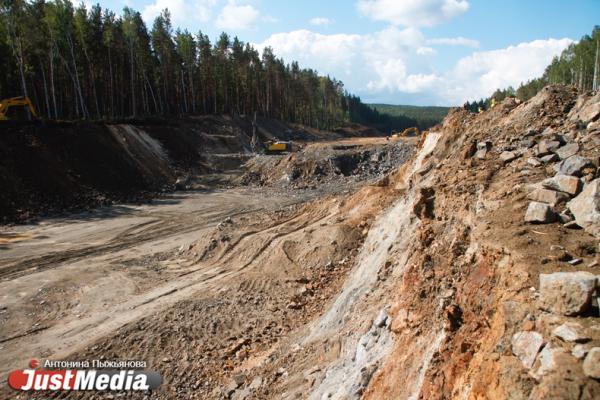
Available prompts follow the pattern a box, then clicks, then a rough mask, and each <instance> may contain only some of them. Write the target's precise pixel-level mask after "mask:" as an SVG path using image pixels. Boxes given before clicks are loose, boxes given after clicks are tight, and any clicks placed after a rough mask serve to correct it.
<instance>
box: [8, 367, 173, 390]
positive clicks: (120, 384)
mask: <svg viewBox="0 0 600 400" xmlns="http://www.w3.org/2000/svg"><path fill="white" fill-rule="evenodd" d="M86 363H87V362H86ZM38 366H39V363H38V361H37V360H31V361H30V362H29V367H30V369H19V370H16V371H12V372H11V373H10V374H9V375H8V385H9V386H10V387H11V388H13V389H15V390H20V391H37V390H66V391H70V390H98V391H108V390H111V391H112V390H141V391H145V390H153V389H156V388H158V387H159V386H160V384H161V382H162V378H161V376H160V374H159V373H158V372H154V371H146V370H136V369H121V370H118V369H99V370H95V369H59V370H47V369H36V368H38Z"/></svg>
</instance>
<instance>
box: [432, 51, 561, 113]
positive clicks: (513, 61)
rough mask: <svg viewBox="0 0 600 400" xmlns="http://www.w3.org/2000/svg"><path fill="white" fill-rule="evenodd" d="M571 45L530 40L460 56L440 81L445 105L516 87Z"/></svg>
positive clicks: (540, 71) (536, 75) (536, 74)
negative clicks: (498, 48) (442, 84)
mask: <svg viewBox="0 0 600 400" xmlns="http://www.w3.org/2000/svg"><path fill="white" fill-rule="evenodd" d="M571 43H573V41H572V40H571V39H548V40H534V41H532V42H526V43H520V44H518V45H516V46H509V47H507V48H505V49H500V50H491V51H483V52H475V53H473V54H471V55H469V56H467V57H463V58H461V59H460V60H459V61H458V62H457V63H456V66H455V67H454V69H453V70H451V71H449V72H448V73H447V74H446V77H445V79H443V81H444V87H443V89H444V93H445V96H447V99H446V102H447V103H451V104H460V103H462V102H464V101H465V100H474V99H479V98H482V97H487V96H489V95H491V94H492V92H493V91H494V90H496V89H499V88H506V87H508V86H513V87H516V86H518V85H519V84H521V83H522V82H525V81H527V80H530V79H533V78H537V77H539V76H541V75H542V74H543V73H544V69H545V68H546V66H547V65H548V64H550V61H552V58H553V57H554V56H555V55H559V54H560V53H561V52H562V51H563V50H564V49H565V48H566V47H567V46H568V45H569V44H571Z"/></svg>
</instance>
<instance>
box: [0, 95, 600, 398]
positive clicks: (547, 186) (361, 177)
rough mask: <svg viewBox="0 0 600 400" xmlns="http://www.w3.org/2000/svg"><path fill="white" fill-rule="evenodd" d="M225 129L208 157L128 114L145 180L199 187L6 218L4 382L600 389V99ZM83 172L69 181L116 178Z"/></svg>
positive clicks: (206, 390) (586, 394) (131, 151)
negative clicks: (424, 117) (394, 136)
mask: <svg viewBox="0 0 600 400" xmlns="http://www.w3.org/2000/svg"><path fill="white" fill-rule="evenodd" d="M228 123H229V122H227V121H225V120H222V119H219V120H218V121H217V126H218V127H220V128H219V129H220V132H221V133H214V131H213V130H212V129H211V131H210V132H208V133H207V132H203V131H202V132H200V137H202V144H203V146H202V148H206V147H205V146H204V144H207V143H208V144H210V143H212V146H213V147H212V149H214V150H215V151H213V152H212V153H211V154H202V156H201V157H198V158H196V155H195V154H192V152H189V151H185V148H186V146H179V144H178V143H176V142H174V139H173V136H169V135H167V133H166V132H165V131H162V130H161V131H159V132H157V131H156V130H153V129H154V128H152V127H143V126H140V127H132V126H119V127H113V128H111V132H113V131H114V132H113V133H118V135H117V136H115V137H116V138H117V139H118V140H116V141H113V142H111V143H110V146H108V147H107V148H116V149H119V148H122V147H123V146H125V148H126V149H127V150H128V151H126V152H125V153H123V154H126V155H125V156H123V157H124V158H123V160H121V161H120V162H122V164H123V166H124V167H126V166H128V168H130V169H131V176H135V175H136V174H137V175H140V176H146V177H155V176H157V175H160V176H161V177H162V178H161V180H159V181H160V182H167V183H168V184H169V185H173V184H174V185H175V187H185V188H188V190H187V191H179V192H174V193H172V194H163V195H162V196H159V197H156V199H155V200H154V201H153V203H150V204H143V205H131V204H121V205H112V206H110V207H107V208H102V209H99V210H96V211H92V212H87V213H84V214H75V215H73V214H70V215H69V214H67V215H66V216H64V215H63V216H62V217H58V218H55V219H47V218H42V219H38V220H37V221H38V222H37V223H30V224H29V225H24V226H23V225H18V226H16V225H15V226H8V225H7V226H5V227H4V228H3V230H2V235H1V240H2V243H3V244H2V247H1V248H0V278H1V279H2V281H1V282H0V296H1V297H0V299H1V300H2V303H1V304H0V323H1V325H0V347H1V353H0V357H1V358H0V361H1V363H0V365H1V368H2V370H1V371H0V373H1V375H2V377H3V378H5V377H6V374H7V373H8V371H10V370H13V369H15V368H24V367H25V366H26V363H27V362H28V360H29V359H31V358H35V359H39V360H45V359H48V358H50V359H67V360H93V359H103V360H143V361H146V362H147V364H148V369H150V370H154V371H158V372H159V373H160V374H161V375H162V378H163V384H162V385H161V386H160V387H159V389H158V390H155V391H153V392H151V393H139V392H137V393H136V392H123V393H116V392H111V393H101V392H93V391H90V392H50V393H43V397H44V398H76V399H78V398H85V399H88V398H90V399H91V398H95V399H104V398H134V399H138V398H140V399H142V398H145V399H235V400H240V399H286V400H291V399H311V400H322V399H333V400H350V399H352V400H356V399H372V400H380V399H386V400H387V399H411V400H412V399H427V400H431V399H435V400H443V399H468V400H482V399H493V400H498V399H507V400H508V399H510V400H514V399H519V400H521V399H522V400H542V399H544V400H547V399H557V400H558V399H561V400H562V399H569V400H571V399H572V400H592V399H597V398H600V317H598V316H599V315H600V307H599V304H598V298H599V297H600V282H599V277H600V264H599V263H600V242H599V240H598V239H599V238H600V93H597V92H591V93H578V92H577V90H576V89H575V88H572V87H568V86H560V85H556V86H548V87H546V88H544V89H543V90H541V91H540V92H539V93H538V94H537V95H536V96H535V97H533V98H532V99H530V100H528V101H526V102H520V101H518V100H517V99H515V98H507V99H505V100H503V101H502V102H499V103H498V104H497V105H496V106H495V107H494V108H492V109H490V110H487V111H485V112H482V113H471V112H468V111H466V110H462V109H454V110H451V112H450V113H449V114H448V116H447V117H446V118H445V120H444V122H443V123H442V124H440V125H438V126H436V127H434V128H432V129H431V130H430V131H429V132H428V133H427V135H425V136H424V137H422V138H419V139H416V138H400V139H399V140H397V141H394V140H389V141H388V140H386V139H385V138H384V139H381V138H374V139H363V138H354V139H349V140H341V141H340V140H339V139H343V138H340V137H332V136H329V135H328V134H327V133H324V132H317V133H318V135H319V136H318V137H316V136H315V137H313V139H314V140H313V139H311V140H299V139H297V140H296V141H297V142H298V143H299V144H300V146H299V149H298V150H297V151H294V152H292V153H290V154H285V155H276V156H265V155H257V156H253V155H252V154H250V151H249V149H248V147H247V146H246V145H243V146H239V145H237V144H239V143H249V142H250V141H249V139H248V134H247V133H243V132H240V131H237V130H235V129H234V130H233V131H231V132H230V133H227V132H229V131H230V129H229V128H228V126H229V125H227V124H228ZM210 126H212V127H214V126H215V123H214V122H212V123H211V125H210ZM188 128H189V127H188ZM161 129H162V128H161ZM190 129H191V130H190V132H191V133H189V136H186V135H188V133H185V135H184V137H186V138H187V139H186V140H188V141H190V143H192V142H193V141H194V140H196V139H197V135H198V132H197V130H198V129H199V130H202V129H204V128H202V127H200V128H198V127H197V126H196V125H193V126H192V128H190ZM194 132H196V133H194ZM211 132H212V133H211ZM236 132H237V133H236ZM246 132H247V131H246ZM215 135H216V136H215ZM290 135H291V134H290ZM98 137H102V138H103V140H104V136H98ZM224 137H225V138H224ZM234 137H235V138H237V139H235V140H234ZM123 138H125V139H126V140H123ZM138 139H139V140H138ZM222 139H223V140H225V144H227V143H229V144H228V145H223V143H222V142H220V140H222ZM1 141H2V138H0V150H1V149H2V146H1V145H2V143H1ZM313 142H318V143H313ZM43 143H45V142H43ZM124 143H125V144H124ZM132 143H137V145H136V146H135V147H133V148H132V147H131V146H132ZM42 148H43V147H42ZM33 149H36V150H35V151H37V149H39V147H36V146H34V147H33ZM118 151H121V150H118ZM109 153H110V152H109ZM6 154H7V155H10V153H8V152H7V153H6ZM119 154H122V153H119ZM184 156H185V157H184ZM46 158H47V159H49V158H48V157H47V155H46ZM131 159H133V160H134V161H133V162H132V161H131ZM148 160H150V161H148ZM161 160H162V161H161ZM186 160H187V161H186ZM194 160H197V161H199V162H201V163H202V165H205V170H204V172H202V173H196V174H194V173H193V171H192V169H191V168H190V162H191V164H194V163H193V162H194ZM210 160H212V162H210ZM236 160H237V164H236ZM62 161H64V160H62ZM62 161H61V162H62ZM148 162H151V164H152V167H153V168H150V165H148V164H147V163H148ZM241 162H243V166H241V165H240V163H241ZM63 164H64V163H63ZM63 164H60V163H59V164H56V165H58V166H60V165H63ZM173 165H176V166H177V168H173ZM211 165H212V167H210V166H211ZM215 165H218V166H219V168H216V167H214V166H215ZM236 165H237V166H236ZM79 167H81V166H79ZM84 167H85V168H83V167H81V168H80V171H82V172H81V173H77V174H75V173H72V172H71V170H70V169H69V170H68V171H67V172H68V173H66V175H67V176H69V177H70V179H72V180H73V181H74V182H76V183H77V182H81V183H82V184H83V183H85V184H86V185H88V184H89V182H95V181H93V180H91V181H90V179H91V178H92V177H94V176H95V170H94V168H93V166H89V165H84ZM226 167H227V168H226ZM234 167H235V168H234ZM86 171H92V172H94V173H90V174H89V175H86V174H85V173H86ZM136 171H137V172H136ZM221 173H223V174H224V175H223V174H221ZM15 174H16V172H15V173H13V174H11V175H10V176H9V177H14V175H15ZM7 176H8V175H7ZM27 176H28V175H27V174H25V175H23V177H22V178H21V181H20V182H22V186H20V187H21V188H22V189H19V190H16V191H15V192H14V193H13V194H10V195H9V196H5V197H4V200H3V199H0V201H4V202H5V203H4V204H9V205H10V204H15V203H14V199H17V200H18V199H19V198H21V197H22V196H25V195H26V194H27V193H31V190H32V189H27V188H31V187H32V186H31V180H30V179H29V178H28V179H25V178H27ZM51 176H53V175H51ZM175 178H177V182H174V183H173V182H172V181H173V180H174V179H175ZM0 179H3V172H2V170H0ZM4 179H6V178H4ZM152 181H153V180H151V179H148V182H152ZM160 182H159V183H160ZM101 183H102V184H101ZM96 184H97V186H96V188H97V190H101V191H104V192H105V193H108V195H109V196H111V193H114V190H113V189H111V188H112V186H107V184H106V182H104V183H103V182H96ZM109 189H110V190H109ZM28 198H30V199H31V198H33V199H35V197H28ZM109 198H111V197H109ZM31 210H35V208H33V207H32V208H31ZM19 212H20V213H22V211H19ZM19 212H17V213H6V215H7V218H12V217H11V216H12V215H19ZM0 398H21V399H31V398H39V396H37V397H36V396H35V395H29V394H27V393H17V392H13V391H11V390H10V389H8V388H7V387H6V386H4V389H0Z"/></svg>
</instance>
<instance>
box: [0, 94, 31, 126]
mask: <svg viewBox="0 0 600 400" xmlns="http://www.w3.org/2000/svg"><path fill="white" fill-rule="evenodd" d="M39 118H40V117H39V115H38V113H37V111H35V107H34V106H33V103H31V100H30V99H29V97H27V96H21V97H12V98H10V99H4V100H2V101H0V121H8V120H15V119H16V120H19V119H20V120H23V119H24V120H27V119H39Z"/></svg>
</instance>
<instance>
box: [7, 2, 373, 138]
mask: <svg viewBox="0 0 600 400" xmlns="http://www.w3.org/2000/svg"><path fill="white" fill-rule="evenodd" d="M0 17H1V20H2V24H1V25H0V52H1V54H4V55H6V56H5V57H2V58H0V96H1V97H10V96H18V95H24V96H29V97H30V98H31V99H32V101H33V103H34V105H35V106H36V108H37V109H38V111H39V113H40V114H41V115H43V116H45V118H48V119H115V118H123V117H141V116H149V115H163V116H182V115H190V114H253V113H255V112H256V113H258V114H259V115H262V116H265V117H270V118H276V119H281V120H285V121H289V122H297V123H301V124H304V125H309V126H313V127H318V128H323V129H333V128H334V127H336V126H339V125H340V124H342V123H344V122H348V121H361V122H371V121H378V120H381V119H385V117H384V116H382V115H380V114H379V113H372V112H370V111H368V110H369V108H368V107H366V106H364V104H363V103H362V102H361V100H360V98H358V97H355V96H351V95H349V94H348V93H347V92H346V91H345V89H344V85H343V83H342V82H340V81H338V80H336V79H333V78H330V77H329V76H320V75H319V74H318V73H317V72H316V71H314V70H312V69H306V68H300V66H299V65H298V63H297V62H292V63H291V64H286V63H285V62H284V61H283V60H282V59H280V58H278V57H276V55H275V54H274V53H273V50H272V49H271V48H268V47H267V48H265V49H264V50H263V51H262V53H259V52H258V51H257V50H256V49H255V48H253V47H252V46H251V45H250V44H249V43H244V42H242V41H240V40H239V39H238V38H237V37H234V38H233V39H232V38H231V37H230V36H229V35H228V34H226V33H222V34H221V35H220V36H219V38H218V39H217V40H216V42H215V43H211V41H210V39H209V37H208V36H207V35H206V34H204V33H202V32H201V31H200V32H198V33H196V34H192V33H190V32H189V31H187V30H181V29H176V28H174V27H173V25H172V22H171V17H170V13H169V11H168V10H166V9H165V10H163V11H162V12H161V14H160V15H159V16H158V17H157V18H156V19H155V20H154V22H153V24H152V27H151V28H150V29H148V27H147V26H146V24H145V22H144V21H143V19H142V16H141V14H140V13H139V12H137V11H135V10H133V9H131V8H129V7H125V8H124V9H123V12H122V15H120V16H118V15H116V14H115V13H114V12H112V11H110V10H108V9H102V8H101V7H100V5H95V6H93V7H91V9H89V10H88V9H87V8H86V6H85V5H84V4H83V3H82V4H81V5H79V6H74V5H73V3H72V2H71V1H70V0H52V1H50V0H48V1H47V0H31V1H26V0H0ZM365 113H367V114H365Z"/></svg>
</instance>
